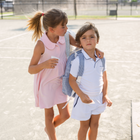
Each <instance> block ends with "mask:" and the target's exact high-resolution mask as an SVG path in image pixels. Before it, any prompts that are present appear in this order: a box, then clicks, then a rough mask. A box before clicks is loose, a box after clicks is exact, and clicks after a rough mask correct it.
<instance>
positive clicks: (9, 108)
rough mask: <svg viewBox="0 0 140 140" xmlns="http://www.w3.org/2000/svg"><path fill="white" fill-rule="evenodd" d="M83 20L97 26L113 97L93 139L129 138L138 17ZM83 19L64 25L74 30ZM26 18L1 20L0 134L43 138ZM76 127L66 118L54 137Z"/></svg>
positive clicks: (138, 71)
mask: <svg viewBox="0 0 140 140" xmlns="http://www.w3.org/2000/svg"><path fill="white" fill-rule="evenodd" d="M86 21H90V22H93V23H95V25H96V26H97V28H98V29H99V32H100V36H101V38H100V42H99V45H98V46H97V47H98V48H99V49H100V50H102V51H104V52H105V57H106V59H107V73H108V80H109V92H108V94H109V97H110V98H111V100H112V101H113V106H112V107H111V108H107V109H106V111H105V112H104V113H103V114H102V116H101V119H100V127H99V134H98V140H131V134H132V132H131V130H132V129H131V126H132V125H131V102H132V101H133V103H136V104H137V103H138V104H139V102H140V20H129V19H126V20H120V19H118V20H98V21H97V20H86ZM86 21H85V20H70V21H69V23H68V27H69V29H71V30H72V31H74V32H76V31H77V30H78V28H79V27H80V26H81V25H82V24H83V23H85V22H86ZM26 24H27V21H26V20H22V21H21V20H1V21H0V71H1V73H0V79H1V80H0V96H1V98H0V106H1V107H0V140H48V138H47V136H46V134H45V133H44V131H43V129H44V111H43V110H41V109H39V108H35V107H34V96H33V75H30V74H28V72H27V69H28V65H29V61H30V58H31V56H32V51H33V48H34V45H35V43H34V42H32V41H31V36H32V32H27V31H25V29H26ZM71 109H72V101H71V102H70V110H71ZM57 113H58V111H57V108H56V107H55V114H57ZM137 115H138V116H139V115H140V114H139V113H137ZM137 118H138V117H137ZM136 124H138V123H137V122H135V125H136ZM138 126H139V124H138V125H137V126H135V127H136V129H137V130H138V131H139V129H140V127H138ZM78 128H79V122H78V121H76V120H73V119H69V120H68V121H67V122H65V123H64V124H63V125H61V126H59V127H58V128H57V129H56V132H57V137H58V140H76V139H77V131H78ZM136 140H138V139H136Z"/></svg>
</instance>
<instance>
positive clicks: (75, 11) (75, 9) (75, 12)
mask: <svg viewBox="0 0 140 140" xmlns="http://www.w3.org/2000/svg"><path fill="white" fill-rule="evenodd" d="M74 14H75V19H76V16H77V8H76V0H74Z"/></svg>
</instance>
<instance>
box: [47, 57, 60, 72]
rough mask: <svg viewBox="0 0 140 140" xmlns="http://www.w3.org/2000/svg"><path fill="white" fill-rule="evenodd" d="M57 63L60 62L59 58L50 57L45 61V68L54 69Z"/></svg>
mask: <svg viewBox="0 0 140 140" xmlns="http://www.w3.org/2000/svg"><path fill="white" fill-rule="evenodd" d="M57 63H58V59H55V58H53V59H49V60H47V61H45V68H47V69H54V68H55V66H56V65H57Z"/></svg>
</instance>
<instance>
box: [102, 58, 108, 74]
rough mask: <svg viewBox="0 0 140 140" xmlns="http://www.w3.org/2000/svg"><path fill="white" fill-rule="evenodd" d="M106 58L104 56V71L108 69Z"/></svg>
mask: <svg viewBox="0 0 140 140" xmlns="http://www.w3.org/2000/svg"><path fill="white" fill-rule="evenodd" d="M106 69H107V68H106V59H105V58H104V69H103V71H106Z"/></svg>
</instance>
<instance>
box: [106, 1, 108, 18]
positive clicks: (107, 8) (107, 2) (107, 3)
mask: <svg viewBox="0 0 140 140" xmlns="http://www.w3.org/2000/svg"><path fill="white" fill-rule="evenodd" d="M106 15H107V16H108V0H106Z"/></svg>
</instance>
